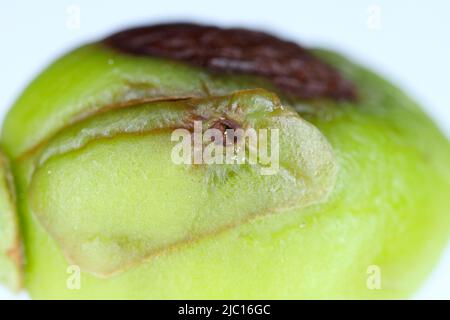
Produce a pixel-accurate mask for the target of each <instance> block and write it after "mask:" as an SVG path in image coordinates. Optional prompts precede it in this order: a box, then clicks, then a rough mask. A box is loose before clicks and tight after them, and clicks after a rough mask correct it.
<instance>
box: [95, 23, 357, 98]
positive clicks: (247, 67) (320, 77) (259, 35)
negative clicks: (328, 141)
mask: <svg viewBox="0 0 450 320" xmlns="http://www.w3.org/2000/svg"><path fill="white" fill-rule="evenodd" d="M103 43H104V44H105V45H107V46H109V47H111V48H113V49H115V50H117V51H119V52H122V53H125V54H131V55H136V56H153V57H159V58H166V59H172V60H177V61H181V62H185V63H188V64H191V65H194V66H198V67H203V68H206V69H208V70H209V71H212V72H216V73H227V74H246V75H255V76H260V77H262V78H264V79H266V80H269V81H270V82H272V83H273V84H274V85H275V86H276V87H277V88H278V89H279V90H280V91H282V92H283V93H284V94H286V95H288V96H292V97H294V98H300V99H318V98H328V99H332V100H336V101H347V100H349V101H352V100H355V99H356V97H357V90H356V87H355V85H354V84H353V83H352V82H351V81H349V80H348V79H345V78H344V77H343V76H342V75H341V74H340V73H339V72H338V70H336V69H335V68H333V67H332V66H330V65H328V64H327V63H325V62H324V61H322V60H321V59H319V58H318V57H316V56H314V55H313V54H312V53H311V52H310V51H309V50H308V49H305V48H303V47H301V46H299V45H297V44H296V43H293V42H290V41H286V40H283V39H280V38H278V37H276V36H273V35H270V34H268V33H265V32H259V31H253V30H248V29H242V28H231V29H224V28H218V27H213V26H204V25H197V24H190V23H169V24H159V25H153V26H146V27H138V28H133V29H128V30H125V31H122V32H119V33H116V34H113V35H112V36H110V37H108V38H106V39H105V40H104V41H103Z"/></svg>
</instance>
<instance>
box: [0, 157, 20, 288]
mask: <svg viewBox="0 0 450 320" xmlns="http://www.w3.org/2000/svg"><path fill="white" fill-rule="evenodd" d="M12 181H13V180H12V176H11V172H10V170H9V164H8V161H7V159H6V158H5V157H4V155H3V154H2V153H0V236H1V237H0V283H2V284H5V285H6V286H7V287H8V288H10V289H11V290H14V291H17V290H19V289H20V287H21V285H22V273H21V259H20V256H21V252H20V251H21V248H20V242H19V230H18V221H17V212H16V205H15V194H14V186H13V185H12Z"/></svg>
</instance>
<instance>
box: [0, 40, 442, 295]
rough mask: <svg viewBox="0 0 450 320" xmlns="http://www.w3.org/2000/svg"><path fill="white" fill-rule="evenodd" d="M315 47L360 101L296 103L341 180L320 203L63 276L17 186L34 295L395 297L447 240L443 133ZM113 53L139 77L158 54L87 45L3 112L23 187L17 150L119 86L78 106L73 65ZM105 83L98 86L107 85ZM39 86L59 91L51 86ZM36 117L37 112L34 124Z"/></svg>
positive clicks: (363, 73) (237, 81)
mask: <svg viewBox="0 0 450 320" xmlns="http://www.w3.org/2000/svg"><path fill="white" fill-rule="evenodd" d="M84 50H87V52H85V51H84ZM315 53H316V54H317V55H319V56H321V57H322V58H323V59H325V60H327V61H328V62H329V63H331V64H332V65H334V66H335V67H336V68H339V69H340V70H341V72H343V73H344V74H345V75H346V76H347V78H348V79H350V80H352V81H353V82H354V83H356V84H357V86H358V91H359V94H360V97H359V100H358V102H356V103H350V102H341V103H335V102H330V101H319V100H317V101H313V102H305V101H302V102H300V101H297V102H295V103H293V107H294V108H296V109H297V110H298V111H299V112H300V114H301V115H302V116H303V117H304V118H305V119H307V120H308V121H310V122H311V123H312V124H313V125H314V126H316V127H317V128H318V129H319V130H320V131H321V132H322V133H323V134H324V135H325V137H326V138H327V139H328V141H329V142H330V144H331V145H332V147H333V150H334V154H335V157H336V161H337V163H338V165H339V173H338V177H337V181H336V186H335V188H334V190H333V192H332V194H331V196H330V198H329V199H328V200H327V201H326V202H325V203H321V204H317V205H314V206H312V207H308V208H302V209H292V210H287V211H286V212H283V213H282V214H276V215H269V216H264V217H262V218H260V219H256V220H253V221H252V222H249V223H246V224H242V225H239V226H237V227H235V228H233V229H230V230H227V231H225V232H223V233H220V234H218V235H217V236H215V237H211V238H206V239H203V240H201V241H197V242H194V243H192V244H191V245H188V246H185V247H183V248H181V249H179V250H174V251H169V252H166V253H164V254H162V255H159V256H157V257H156V258H154V259H151V260H149V261H146V262H143V263H142V264H139V265H137V266H135V267H133V268H132V269H129V270H127V271H125V272H123V273H121V274H119V275H117V276H115V277H112V278H108V279H101V278H98V277H95V276H93V275H91V274H89V273H84V272H83V273H82V277H81V289H80V290H69V289H68V288H67V286H66V282H67V278H68V274H67V266H68V262H67V261H66V259H65V258H64V256H63V254H62V251H61V249H60V247H59V245H58V243H57V242H56V241H55V240H54V239H53V238H52V237H51V236H50V235H49V234H48V233H47V232H46V231H45V230H44V228H43V227H42V225H41V224H40V223H39V222H38V221H37V220H36V219H35V218H34V216H33V215H32V213H31V212H30V210H29V207H28V203H27V201H24V200H22V201H20V202H19V207H20V210H19V211H20V221H21V224H22V227H23V229H24V243H25V247H26V256H27V264H26V269H25V277H26V287H27V289H28V290H29V292H30V294H31V295H32V297H34V298H139V299H140V298H161V299H174V298H194V299H197V298H241V299H242V298H244V299H245V298H254V299H259V298H286V299H293V298H403V297H407V296H410V295H411V294H412V293H413V292H414V291H415V290H417V288H418V287H419V286H420V284H421V283H422V282H423V280H424V279H425V277H426V275H427V274H428V272H429V271H430V269H431V268H432V267H433V266H434V264H435V263H436V261H437V259H438V257H439V254H440V252H441V250H442V248H443V247H444V245H445V244H446V242H447V240H448V234H449V229H450V215H449V212H448V207H449V204H450V200H449V199H448V193H449V191H450V169H449V167H448V164H449V161H450V146H449V143H448V141H447V140H446V139H445V138H444V137H443V136H442V134H441V133H440V132H439V131H438V129H437V128H436V126H435V125H434V124H433V123H432V122H431V121H430V120H429V119H428V118H427V117H426V116H425V115H424V114H423V113H422V112H421V111H420V110H419V108H418V107H417V105H416V104H415V103H414V102H413V101H411V100H410V99H409V98H408V97H407V96H405V95H404V94H403V93H402V92H401V91H399V90H398V89H396V88H395V87H393V86H392V85H390V84H389V83H387V82H386V81H385V80H383V79H381V78H380V77H378V76H376V75H374V74H373V73H371V72H369V71H367V70H365V69H364V68H362V67H359V66H357V65H354V64H353V63H351V62H349V61H347V60H346V59H345V58H342V57H340V56H338V55H337V54H334V53H330V52H326V51H316V52H315ZM110 54H114V59H119V60H120V59H124V60H126V65H127V67H129V68H133V69H134V68H135V69H134V70H135V72H136V74H135V75H136V78H139V76H142V77H144V74H146V73H145V72H142V73H140V72H139V70H141V69H142V68H143V66H144V65H146V64H148V65H152V64H153V63H154V61H156V60H153V59H150V58H135V57H133V58H131V57H120V58H118V57H117V56H115V55H116V53H109V52H106V51H104V50H103V49H100V48H96V47H95V46H90V47H87V48H82V49H80V51H77V52H75V53H72V55H71V56H69V57H67V58H63V59H62V60H60V61H59V62H57V64H56V65H55V66H53V67H51V69H50V71H48V72H47V73H44V75H41V77H40V78H38V80H36V82H34V83H33V84H32V85H31V87H30V88H29V89H28V90H27V92H26V93H25V94H24V96H23V97H22V98H21V99H20V100H19V101H18V103H17V104H16V106H15V107H14V108H13V110H12V111H11V113H10V114H9V115H8V117H7V119H6V122H5V127H4V134H3V139H2V143H3V145H4V147H5V149H6V150H7V151H8V154H9V155H10V156H11V157H12V158H13V159H14V160H13V166H14V172H15V176H16V179H17V184H18V188H19V191H18V192H19V194H21V195H23V196H24V197H23V198H22V199H25V198H26V197H25V195H26V194H27V189H28V187H27V179H28V176H27V175H28V173H29V172H28V171H27V170H26V169H27V168H29V165H30V164H29V163H28V164H27V163H26V162H27V160H26V158H25V160H20V159H16V157H17V156H18V155H19V154H20V153H21V152H23V151H24V150H26V149H27V148H29V147H30V146H32V145H34V143H36V142H37V141H39V140H40V139H42V138H44V137H46V136H50V135H51V134H52V133H53V132H55V131H56V130H57V128H58V127H61V126H64V125H65V124H66V123H67V122H68V121H69V120H68V119H70V117H72V116H73V115H74V114H79V112H80V110H81V109H82V108H85V109H89V108H94V107H95V106H98V105H103V103H105V101H106V102H113V103H115V102H116V101H120V99H121V98H122V97H123V96H122V95H121V93H120V92H122V91H120V90H119V93H117V94H116V93H111V94H110V95H103V94H99V95H98V97H100V98H99V99H100V100H99V101H101V103H100V104H94V103H91V104H89V103H88V104H86V106H88V107H85V106H83V107H80V104H77V103H75V102H74V101H78V100H77V98H76V97H78V96H77V94H78V95H81V94H82V92H83V90H84V89H85V88H89V87H90V85H91V82H92V81H93V80H92V79H91V78H87V80H86V82H82V81H80V82H77V81H76V80H78V78H77V75H78V77H80V78H81V77H83V76H84V71H86V70H87V69H88V68H90V69H91V70H90V73H89V75H90V76H92V78H95V77H96V76H97V74H96V72H98V73H100V74H101V73H103V72H104V70H103V69H104V68H106V67H105V66H106V65H107V64H108V61H109V59H110V58H111V56H109V55H110ZM65 59H66V60H65ZM141 59H142V60H141ZM80 61H82V62H81V63H80ZM115 61H116V60H115ZM141 64H142V65H141ZM71 65H77V66H79V69H78V71H74V75H73V76H68V78H67V80H66V79H65V78H64V76H63V70H67V67H69V66H71ZM155 65H157V66H158V67H160V68H161V69H164V68H168V69H170V68H171V65H172V63H171V62H163V61H161V60H158V62H157V63H156V62H155ZM83 66H86V67H83ZM181 68H182V70H183V72H185V73H184V74H185V75H189V76H187V77H186V78H178V75H177V73H176V72H177V71H178V70H179V69H178V64H177V68H175V69H176V70H175V69H171V71H170V72H168V73H167V74H171V75H172V71H173V72H174V73H173V76H174V79H175V78H176V79H185V81H186V82H184V83H182V82H183V81H184V80H183V81H182V80H180V83H179V87H177V86H176V85H174V86H173V87H176V90H178V89H179V88H182V89H183V90H184V88H187V90H191V91H190V92H189V94H191V93H193V92H194V93H196V94H199V95H204V94H206V93H205V92H204V91H203V92H201V90H200V89H199V88H200V87H201V86H200V82H198V83H197V82H196V81H193V82H189V81H187V79H188V78H190V79H192V78H193V79H199V77H197V76H196V74H197V73H198V72H200V73H201V75H202V76H203V75H204V74H207V72H205V71H199V70H198V69H195V68H190V67H187V66H183V67H181ZM144 69H145V68H144ZM136 70H137V71H136ZM130 74H131V73H130ZM149 74H150V75H154V73H149ZM181 74H183V73H181ZM147 76H148V77H150V76H149V75H147ZM108 77H109V76H105V79H106V78H108ZM200 78H201V77H200ZM218 79H219V80H218V81H219V83H220V84H219V85H218V86H217V88H215V89H213V90H212V92H213V95H218V92H221V93H228V92H229V91H233V90H235V89H239V88H240V89H244V88H245V89H248V88H249V86H250V87H254V86H261V84H264V83H263V82H259V81H257V83H258V84H257V85H256V84H253V85H252V79H248V78H245V77H244V78H243V79H245V81H244V80H242V81H241V78H240V77H234V76H233V77H229V78H228V77H224V78H221V77H219V78H218ZM223 79H225V80H223ZM64 80H66V81H68V83H69V82H70V84H72V83H73V82H74V81H75V82H76V83H77V86H76V88H74V89H73V91H72V87H71V86H69V87H68V91H66V94H65V95H60V94H59V92H58V91H56V93H55V88H48V85H49V84H50V83H55V85H56V83H57V82H58V81H60V82H62V83H64ZM100 80H101V79H100ZM247 80H248V81H247ZM105 81H106V80H105ZM111 81H113V80H111ZM170 81H172V79H171V80H168V82H167V83H170ZM99 83H100V84H99V85H98V86H99V87H102V86H104V87H105V88H106V87H107V86H108V85H107V84H106V82H105V83H104V84H102V83H101V81H99ZM187 83H190V84H192V83H193V85H191V86H186V85H187ZM207 83H208V84H210V79H208V81H207ZM211 83H213V84H214V81H211ZM197 84H198V86H197V87H196V85H197ZM265 85H266V84H264V86H265ZM78 86H79V87H78ZM83 86H84V87H83ZM185 86H186V87H185ZM213 86H214V85H212V87H213ZM173 87H171V88H173ZM193 87H195V88H193ZM93 88H96V86H95V85H94V86H93ZM113 88H115V87H114V86H113ZM197 89H198V91H197ZM269 89H270V88H269ZM43 90H48V92H54V93H53V94H51V95H50V97H52V98H48V96H47V94H46V92H47V91H43ZM113 90H114V89H113ZM121 90H122V89H121ZM123 90H126V89H123ZM176 90H175V91H176ZM86 92H87V94H88V95H89V97H95V94H94V95H91V91H86ZM99 92H101V90H99ZM151 94H154V93H153V92H152V93H151ZM41 95H42V99H39V98H40V97H41ZM169 95H170V94H169ZM46 97H47V98H46ZM74 97H75V98H74ZM92 99H94V98H92ZM115 99H117V100H115ZM40 100H42V101H43V102H42V105H40V107H41V108H39V109H37V110H39V111H38V112H37V113H36V114H31V113H30V112H28V111H29V109H28V108H29V107H28V106H27V105H29V102H30V101H40ZM53 101H54V103H52V102H53ZM39 103H41V102H39ZM106 104H108V103H106ZM56 108H58V109H57V112H56ZM22 123H23V124H24V126H22V127H21V126H20V125H19V124H22ZM39 123H41V124H42V123H43V126H42V129H40V128H39V126H38V124H39ZM32 133H33V134H32ZM371 265H376V266H378V267H379V268H380V271H381V289H380V290H370V289H368V287H367V279H368V276H369V275H368V274H367V271H368V268H369V267H370V266H371Z"/></svg>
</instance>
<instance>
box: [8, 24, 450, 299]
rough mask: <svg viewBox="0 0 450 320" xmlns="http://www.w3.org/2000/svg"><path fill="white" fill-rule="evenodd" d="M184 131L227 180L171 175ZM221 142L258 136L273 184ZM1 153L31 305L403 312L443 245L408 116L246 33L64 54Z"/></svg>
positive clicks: (290, 49) (231, 144)
mask: <svg viewBox="0 0 450 320" xmlns="http://www.w3.org/2000/svg"><path fill="white" fill-rule="evenodd" d="M197 123H201V124H202V130H201V132H202V133H206V131H207V130H208V129H217V130H218V132H219V133H220V134H221V138H222V139H223V141H222V142H223V143H222V144H221V143H217V142H218V141H217V140H214V139H211V137H208V139H202V140H201V142H202V151H204V150H207V148H208V147H210V146H213V148H216V147H219V146H221V147H223V150H225V151H224V152H226V150H230V149H231V150H237V149H240V148H241V149H240V150H244V151H245V152H244V153H243V154H244V156H243V158H242V159H244V161H243V163H242V164H238V163H229V164H228V163H226V164H218V163H204V162H202V163H195V161H194V163H192V162H189V161H188V162H187V163H177V161H174V155H175V156H177V155H178V154H179V151H180V150H181V151H183V153H184V151H192V153H190V154H189V156H188V157H186V158H185V159H188V160H191V159H192V158H191V156H192V155H193V154H195V151H196V150H195V147H193V148H192V149H191V146H192V145H191V144H189V145H188V146H189V148H178V147H179V146H180V144H179V143H180V141H181V140H180V141H178V140H177V139H178V136H177V137H176V139H174V132H177V130H182V132H184V133H186V132H187V133H189V134H192V133H193V134H195V127H196V124H197ZM226 129H254V130H255V132H262V131H263V130H267V131H266V132H267V136H268V137H272V135H271V134H272V133H275V132H277V137H278V140H271V139H269V143H268V144H267V145H266V147H267V154H269V155H273V154H276V153H277V152H278V154H279V158H277V159H278V160H279V161H278V162H277V163H278V166H277V167H276V168H277V170H275V171H271V172H270V174H267V172H266V171H264V170H266V169H268V168H269V167H270V165H271V164H273V163H268V162H264V161H261V160H262V158H263V157H261V155H260V154H259V153H258V152H256V151H255V149H252V148H247V147H246V145H245V144H244V145H241V144H240V143H241V142H242V141H246V140H245V139H243V140H242V139H241V140H240V139H239V138H238V139H236V140H235V139H229V136H228V135H227V131H226ZM189 137H191V136H189ZM182 140H183V141H189V142H192V140H195V139H192V140H191V138H189V139H186V140H184V139H182ZM213 140H214V141H213ZM1 142H2V148H3V149H4V150H5V153H6V155H7V156H8V157H9V160H10V163H11V167H12V172H13V175H14V178H15V185H16V190H15V192H14V189H11V187H10V186H7V185H5V186H3V187H2V188H0V191H1V192H2V202H1V208H2V213H3V212H7V213H8V214H7V215H6V217H7V218H6V219H5V221H6V223H5V224H3V223H2V225H0V235H1V240H0V244H3V243H7V246H6V247H7V248H11V243H12V242H11V241H9V240H6V241H5V239H12V238H11V235H12V236H13V237H14V236H16V235H17V230H16V229H15V227H14V221H15V220H17V219H16V218H15V217H14V215H13V213H14V212H15V210H14V204H16V205H17V208H18V220H19V224H20V227H21V228H20V229H21V231H22V232H21V235H22V243H23V245H24V248H25V258H26V259H25V261H26V263H25V265H24V268H23V277H24V280H25V281H24V282H25V287H26V289H27V290H28V291H29V292H30V294H31V296H32V297H33V298H84V299H86V298H127V299H131V298H137V299H149V298H154V299H175V298H189V299H196V298H238V299H246V298H253V299H259V298H266V299H270V298H289V299H293V298H403V297H408V296H410V295H411V294H412V293H414V292H415V291H416V290H417V288H419V286H420V285H421V284H422V282H423V280H424V279H425V278H426V276H427V275H428V273H429V272H430V270H431V269H432V268H433V266H434V265H435V263H436V261H437V259H438V258H439V255H440V253H441V251H442V249H443V247H444V246H445V245H446V242H447V240H448V235H449V231H450V215H449V212H448V207H449V205H450V199H449V198H448V193H449V192H450V168H449V166H448V164H449V163H450V146H449V143H448V141H447V140H446V138H445V137H444V136H443V135H442V134H441V133H440V132H439V130H438V129H437V128H436V126H435V125H434V124H433V123H432V122H431V121H430V120H429V119H428V118H427V116H426V115H424V114H423V112H422V111H421V110H420V108H419V107H418V106H417V105H416V103H415V102H413V101H412V100H411V99H410V98H408V97H407V96H406V95H405V94H403V93H402V92H401V91H400V90H398V89H397V88H395V87H394V86H392V85H391V84H389V83H388V82H386V81H385V80H383V79H382V78H380V77H379V76H377V75H375V74H374V73H372V72H370V71H368V70H366V69H365V68H363V67H360V66H358V65H356V64H354V63H352V62H350V61H348V60H347V59H345V58H343V57H341V56H339V55H337V54H335V53H332V52H328V51H324V50H306V49H304V48H301V47H299V46H297V45H296V44H293V43H291V42H287V41H283V40H280V39H277V38H276V37H273V36H270V35H267V34H265V33H261V32H255V31H248V30H244V29H219V28H215V27H206V26H197V25H189V24H171V25H157V26H151V27H144V28H137V29H131V30H127V31H124V32H120V33H118V34H115V35H113V36H111V37H109V38H107V39H106V40H103V41H101V42H98V43H93V44H89V45H86V46H84V47H81V48H79V49H77V50H75V51H73V52H71V53H69V54H67V55H66V56H64V57H62V58H60V59H59V60H58V61H56V62H55V63H54V64H52V65H51V66H49V67H48V68H47V69H46V70H45V71H44V72H43V73H42V74H41V75H40V76H39V77H38V78H37V79H36V80H34V81H33V82H32V83H31V84H30V86H29V87H28V88H27V89H26V90H25V92H24V93H23V95H22V96H21V97H20V98H19V99H18V101H17V102H16V104H15V105H14V106H13V108H12V109H11V110H10V112H9V113H8V115H7V117H6V119H5V122H4V126H3V133H2V139H1ZM276 142H277V143H276ZM203 147H205V148H203ZM210 150H211V149H210ZM258 151H259V149H258ZM252 152H253V153H252ZM255 152H256V153H257V155H259V156H257V159H258V160H259V161H257V162H256V163H249V161H246V160H249V159H250V156H251V155H252V154H254V153H255ZM217 154H221V152H218V153H214V155H215V156H216V155H217ZM234 160H236V161H237V159H234ZM272 160H275V159H272ZM5 163H6V162H5ZM2 167H4V168H5V169H2V170H6V171H2V174H3V175H7V172H8V171H7V170H8V169H6V167H5V166H2ZM3 172H4V173H3ZM264 172H265V173H266V174H263V173H264ZM9 185H10V184H9ZM14 193H17V201H15V202H14V200H11V199H14V198H13V197H12V196H11V195H12V194H14ZM3 194H4V195H5V196H4V195H3ZM8 195H9V196H8ZM5 199H9V200H5ZM5 204H6V205H5ZM4 206H5V208H6V209H3V207H4ZM4 226H6V227H4ZM11 230H15V231H14V232H13V233H11V232H12V231H11ZM8 237H9V238H8ZM8 241H9V242H8ZM6 247H5V248H6ZM13 247H15V248H17V245H14V246H13ZM5 252H6V251H5V250H4V249H3V247H1V250H0V275H5V277H3V278H4V279H5V280H6V281H13V283H14V280H11V279H18V278H17V277H19V276H20V273H18V270H20V269H19V268H18V266H19V265H20V264H18V263H15V264H12V265H11V264H10V265H9V266H10V267H8V266H6V265H5V266H4V263H3V262H2V261H3V260H1V259H4V257H10V256H8V255H6V254H5ZM17 252H20V251H17ZM7 261H9V263H11V259H10V258H9V259H7ZM17 261H19V260H17V259H16V262H17ZM14 277H16V278H14ZM16 283H17V282H16Z"/></svg>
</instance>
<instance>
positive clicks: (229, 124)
mask: <svg viewBox="0 0 450 320" xmlns="http://www.w3.org/2000/svg"><path fill="white" fill-rule="evenodd" d="M240 128H242V126H241V125H240V124H239V123H237V122H236V121H234V120H231V119H227V118H225V117H224V118H219V119H218V120H216V121H214V122H213V124H212V125H211V126H210V127H209V129H217V130H219V131H220V132H221V133H222V140H221V141H217V143H219V144H223V145H224V146H230V145H233V144H236V143H237V140H238V137H237V136H234V137H233V141H228V140H229V139H228V132H229V131H228V130H237V129H240ZM211 140H212V141H215V139H214V137H211Z"/></svg>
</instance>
